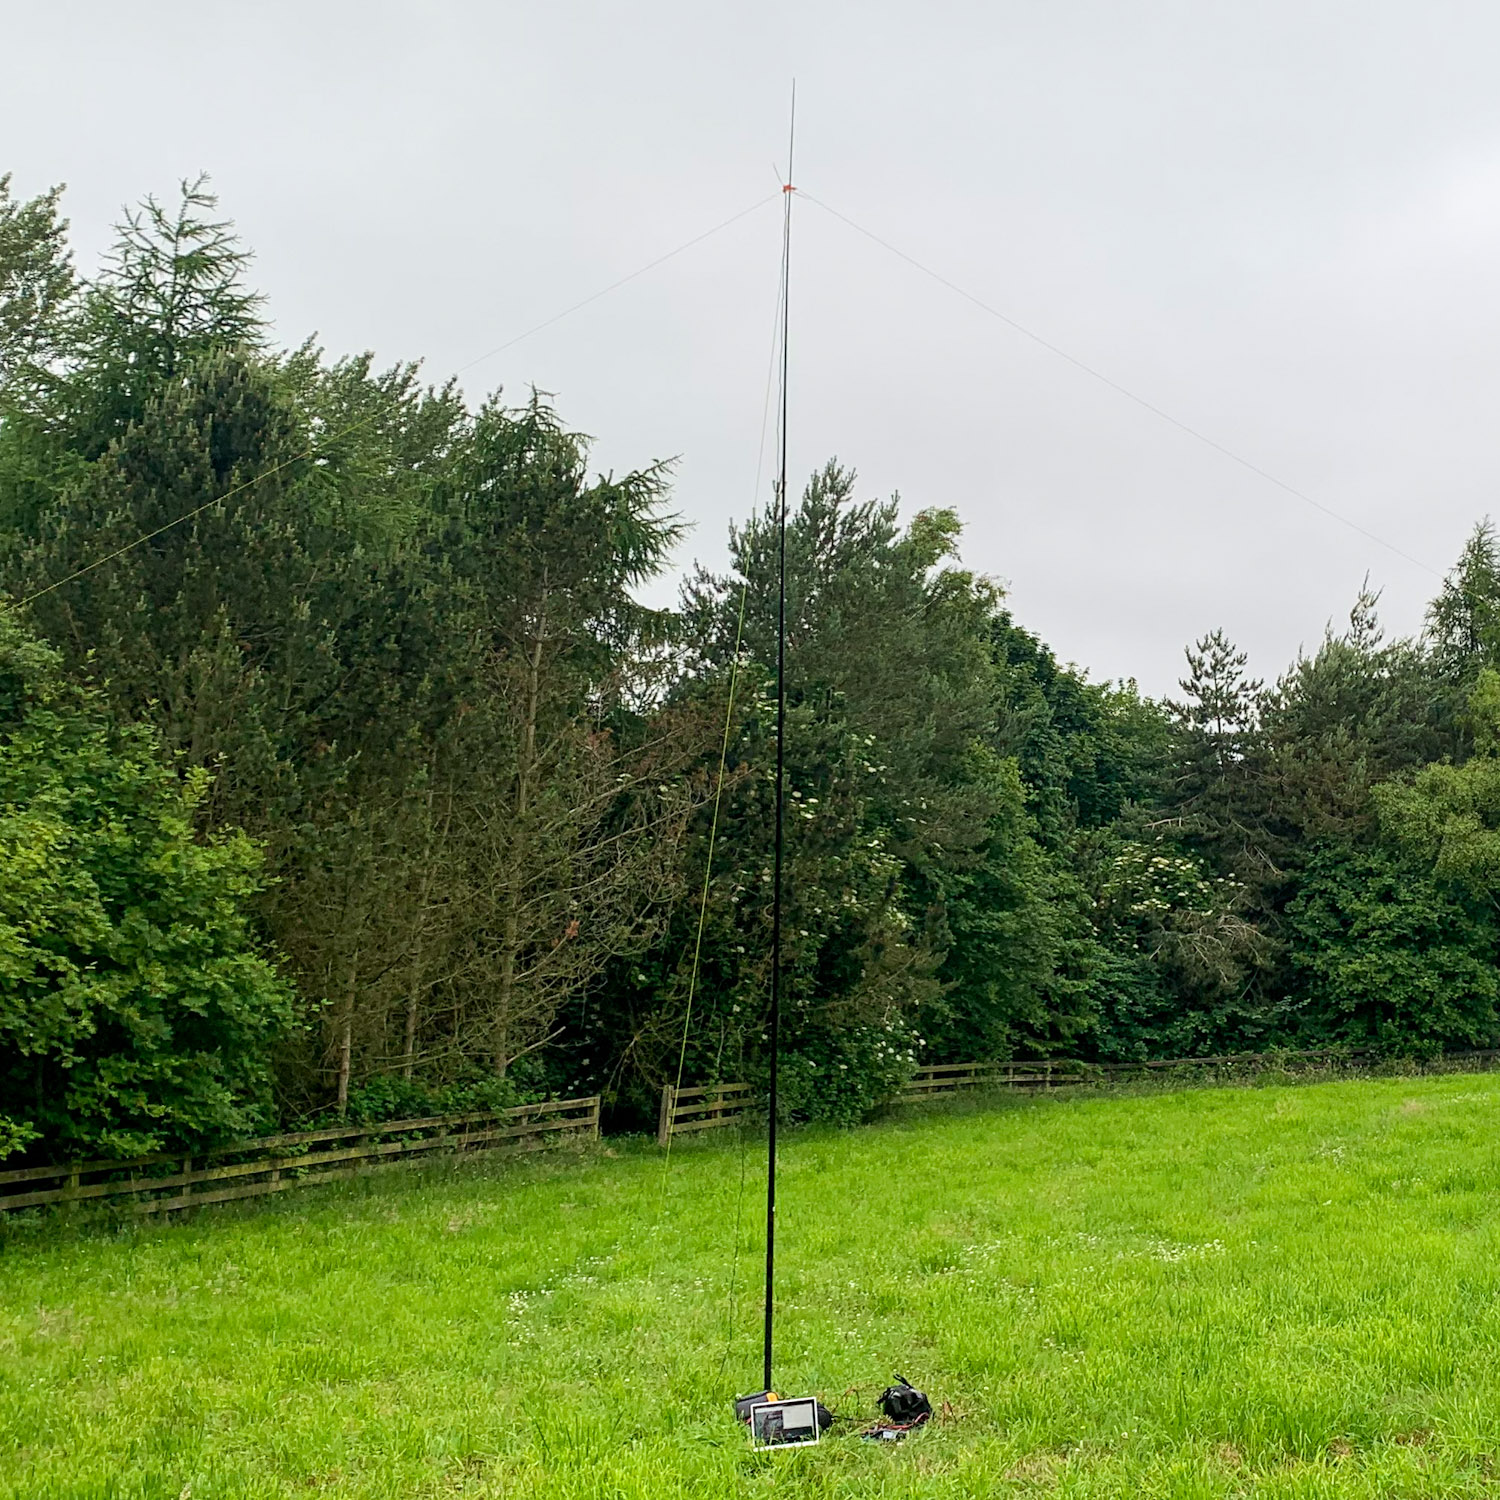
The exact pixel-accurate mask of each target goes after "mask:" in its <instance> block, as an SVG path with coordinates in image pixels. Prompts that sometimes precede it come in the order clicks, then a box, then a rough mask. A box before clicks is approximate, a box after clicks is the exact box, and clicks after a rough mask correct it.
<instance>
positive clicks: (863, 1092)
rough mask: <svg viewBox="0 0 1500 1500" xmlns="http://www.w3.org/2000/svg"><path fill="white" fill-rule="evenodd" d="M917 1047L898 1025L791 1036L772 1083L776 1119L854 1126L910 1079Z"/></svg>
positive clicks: (917, 1042) (918, 1042) (913, 1037)
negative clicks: (777, 1107)
mask: <svg viewBox="0 0 1500 1500" xmlns="http://www.w3.org/2000/svg"><path fill="white" fill-rule="evenodd" d="M921 1044H922V1039H921V1037H919V1036H916V1035H915V1034H914V1033H912V1032H911V1031H909V1030H908V1029H907V1028H906V1026H905V1025H903V1024H902V1023H901V1022H900V1021H887V1022H884V1023H880V1022H877V1023H874V1024H871V1025H864V1026H850V1027H846V1028H841V1029H838V1030H833V1029H829V1030H826V1031H823V1030H819V1031H816V1032H813V1033H811V1034H804V1035H802V1036H800V1037H796V1038H794V1039H793V1040H792V1042H791V1043H790V1045H789V1047H788V1049H787V1050H786V1051H785V1052H784V1053H783V1055H782V1058H781V1066H780V1069H779V1074H778V1079H777V1093H778V1095H779V1098H780V1105H781V1114H782V1116H783V1117H784V1118H787V1119H796V1120H827V1121H829V1122H830V1123H832V1124H835V1125H857V1124H858V1123H859V1122H860V1121H861V1120H863V1119H865V1118H867V1117H868V1116H869V1114H870V1112H871V1111H872V1110H873V1109H874V1108H875V1107H876V1105H878V1104H880V1103H881V1102H882V1101H883V1100H886V1099H889V1098H890V1097H891V1095H892V1094H894V1093H896V1092H897V1091H898V1090H899V1089H900V1088H901V1086H902V1084H904V1083H905V1082H906V1081H907V1079H908V1078H910V1077H911V1075H912V1072H913V1070H914V1069H915V1068H916V1065H917V1052H918V1049H919V1048H920V1046H921Z"/></svg>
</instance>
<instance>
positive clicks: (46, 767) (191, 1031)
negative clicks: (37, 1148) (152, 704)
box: [0, 614, 291, 1157]
mask: <svg viewBox="0 0 1500 1500" xmlns="http://www.w3.org/2000/svg"><path fill="white" fill-rule="evenodd" d="M207 788H208V778H207V776H206V775H205V774H203V773H202V772H196V773H189V774H188V775H186V776H180V775H178V774H176V773H174V772H173V771H172V770H171V769H170V768H169V767H167V766H166V765H164V764H163V761H162V758H161V755H160V750H159V746H158V744H157V743H156V742H155V740H154V739H153V737H152V736H151V735H150V734H149V733H148V732H147V731H145V730H144V729H140V728H134V729H125V730H121V729H117V728H114V727H112V726H111V725H110V724H109V723H108V721H107V720H106V718H105V716H104V714H103V712H102V710H101V709H100V707H99V704H98V701H97V700H96V699H95V698H94V697H92V696H91V695H90V694H89V693H88V692H86V691H84V690H82V689H78V688H74V687H70V686H68V685H66V684H65V683H64V682H63V680H62V677H61V673H60V670H59V665H58V659H57V656H56V654H55V653H54V652H53V651H52V650H51V649H50V648H49V647H46V646H43V645H41V644H40V643H38V642H37V641H35V640H34V639H32V638H30V637H29V636H27V635H26V634H25V633H24V632H23V631H22V630H21V629H20V627H19V626H18V625H17V624H16V623H15V621H14V619H13V617H11V616H8V615H5V614H0V869H3V870H4V871H5V880H4V883H3V885H0V1155H3V1154H5V1152H6V1151H7V1150H10V1151H13V1150H15V1149H16V1148H17V1146H19V1145H21V1144H22V1143H23V1142H24V1141H26V1140H28V1139H30V1140H39V1141H41V1142H42V1143H44V1146H43V1148H44V1149H45V1150H47V1151H49V1152H52V1153H56V1154H60V1155H75V1154H79V1153H86V1154H89V1155H103V1156H122V1157H125V1156H136V1155H140V1154H143V1153H145V1152H150V1151H155V1150H159V1149H162V1148H167V1147H172V1148H177V1147H186V1148H190V1149H191V1148H196V1147H199V1146H202V1145H206V1144H209V1143H212V1142H215V1141H220V1140H223V1139H226V1138H233V1137H238V1136H245V1135H250V1134H253V1133H254V1132H255V1131H256V1130H257V1129H263V1128H265V1127H266V1126H267V1125H268V1124H269V1123H270V1122H271V1075H270V1066H269V1057H270V1049H271V1046H272V1044H273V1043H274V1042H275V1041H276V1039H277V1038H278V1037H279V1036H280V1035H281V1034H282V1033H283V1032H284V1030H285V1028H286V1027H287V1026H288V1025H289V1023H290V1017H291V1000H290V994H289V992H288V989H287V987H286V986H285V985H284V984H283V983H282V981H281V979H280V978H279V977H278V975H277V973H276V970H275V969H274V968H273V966H272V965H271V964H270V963H269V962H268V961H267V960H266V959H265V958H264V957H262V956H261V955H260V954H258V953H257V952H256V949H255V943H254V939H253V936H252V933H251V930H250V924H249V919H248V916H247V911H248V903H249V901H250V900H251V898H252V897H253V896H254V895H255V894H256V893H257V892H258V891H259V890H260V889H261V886H262V875H261V857H260V853H259V851H258V850H257V849H256V848H255V846H254V845H252V844H251V843H250V841H249V840H248V839H247V838H246V837H245V836H244V835H243V834H242V833H240V832H238V831H235V830H231V831H224V832H220V833H218V834H215V835H214V836H212V837H211V838H207V839H199V838H197V837H195V835H194V828H193V824H194V815H195V812H196V810H197V808H198V806H199V804H200V802H201V801H202V799H203V797H204V795H205V793H206V791H207Z"/></svg>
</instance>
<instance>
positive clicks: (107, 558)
mask: <svg viewBox="0 0 1500 1500" xmlns="http://www.w3.org/2000/svg"><path fill="white" fill-rule="evenodd" d="M777 196H778V195H777V194H774V193H773V194H768V195H767V196H766V197H764V198H760V199H757V200H756V201H755V202H754V203H752V204H751V205H750V206H749V207H748V208H742V209H741V210H740V211H739V212H738V213H736V214H731V215H730V216H729V217H728V218H727V219H724V220H722V221H721V222H719V223H718V224H715V225H714V226H713V228H712V229H705V230H704V231H703V232H702V233H701V234H696V235H694V236H693V238H692V239H690V240H684V241H683V242H682V244H680V245H678V246H676V247H675V248H674V249H671V250H668V251H667V252H666V253H665V254H664V255H658V256H657V257H656V259H655V260H650V261H647V262H646V264H645V265H643V266H638V267H637V268H636V269H635V270H634V271H631V272H630V273H629V274H628V275H625V276H621V277H620V278H619V280H617V281H612V282H610V284H609V285H608V286H605V287H601V288H600V289H599V290H598V291H597V292H591V293H590V294H589V295H588V296H587V297H583V298H581V299H580V300H579V301H577V302H574V303H573V304H572V305H571V306H569V307H565V308H563V310H562V311H561V312H557V313H553V314H552V316H551V317H549V318H544V319H543V320H542V321H541V322H540V323H536V324H533V325H532V326H531V327H530V328H528V329H527V330H526V331H525V332H524V333H518V334H517V335H516V336H515V337H514V338H512V339H507V340H506V341H505V343H503V344H497V345H496V346H495V347H494V348H493V349H489V350H486V351H485V353H483V354H480V355H476V356H475V358H473V359H471V360H470V361H469V362H468V363H467V364H463V365H460V366H459V367H458V368H457V369H456V370H455V371H453V373H454V374H455V375H462V374H463V373H464V372H465V371H467V370H472V369H473V368H474V367H475V366H476V365H479V364H483V363H484V361H485V360H487V359H494V357H495V356H496V355H497V354H504V353H505V351H506V350H507V349H513V348H515V346H516V345H517V344H520V343H523V342H524V341H525V340H526V339H529V338H532V337H533V336H534V335H536V334H538V333H541V332H542V331H543V330H545V329H548V328H551V327H552V326H553V324H555V323H560V322H562V321H563V319H564V318H570V317H572V316H573V314H574V313H576V312H580V311H582V310H583V309H584V308H585V307H588V306H590V304H592V303H595V302H597V301H599V300H600V298H601V297H607V296H609V294H610V293H611V292H615V291H618V290H619V289H620V288H621V287H622V286H627V285H629V283H630V282H632V281H635V280H637V279H638V278H640V277H642V276H644V275H646V273H647V272H648V271H654V270H655V269H656V268H657V267H658V266H660V265H665V264H666V262H667V261H669V260H673V259H675V258H676V257H677V256H679V255H681V254H683V253H684V252H685V251H687V250H691V249H692V248H693V247H694V246H695V245H701V244H702V243H703V241H704V240H707V239H712V238H713V236H714V235H716V234H718V233H720V232H721V231H722V230H725V229H728V228H729V227H730V225H732V224H737V223H739V221H740V220H741V219H744V218H747V217H748V216H749V215H750V214H753V213H754V212H755V211H756V210H757V209H761V208H764V207H765V206H766V205H767V204H768V203H774V202H775V201H776V198H777ZM377 415H378V413H376V412H370V413H368V414H366V415H365V416H363V417H360V418H359V419H358V420H357V421H354V422H351V423H349V425H348V426H347V427H340V428H338V429H336V430H335V431H334V432H331V433H329V434H328V435H327V436H326V437H324V438H323V439H322V441H321V442H320V443H318V444H315V445H313V446H312V447H310V448H308V449H306V450H305V451H304V452H301V453H294V454H293V455H292V456H291V457H290V458H284V459H282V461H281V462H280V463H279V464H273V465H272V466H271V467H270V468H269V469H264V470H262V471H261V472H260V473H259V474H254V475H252V476H251V477H250V478H249V479H243V480H241V481H240V483H239V484H236V485H231V486H230V488H229V489H227V490H225V491H224V493H223V494H222V495H216V496H215V497H214V498H213V499H212V500H205V501H204V502H203V504H202V505H196V506H194V507H193V509H192V510H189V511H184V512H183V514H182V515H180V516H177V517H174V518H173V519H172V520H170V521H166V522H164V523H163V524H162V525H160V526H158V527H157V528H156V529H155V530H154V531H148V532H145V533H144V534H143V535H141V536H138V537H136V538H135V540H134V541H131V542H126V543H125V545H124V546H123V547H116V548H115V550H114V551H113V552H107V553H105V555H104V556H103V557H97V558H95V559H94V561H93V562H91V563H85V564H84V566H83V567H81V568H78V569H75V570H74V571H73V572H72V573H69V574H67V575H66V577H63V578H57V579H54V580H53V581H52V582H51V583H49V584H47V585H46V586H45V587H44V588H39V589H37V590H36V591H35V592H33V593H30V594H27V595H26V596H25V597H24V598H21V599H18V600H16V601H15V603H14V604H12V605H9V606H8V607H10V608H13V609H25V608H26V606H27V605H28V604H34V603H35V602H36V601H37V600H38V599H40V598H42V597H43V596H44V595H46V594H50V593H51V592H52V591H53V590H54V589H60V588H62V587H64V585H66V584H69V583H73V582H75V581H76V580H78V579H80V578H82V577H84V575H85V574H88V573H92V572H93V571H94V570H95V569H96V568H102V567H104V566H105V564H106V563H112V562H114V561H115V559H116V558H119V557H124V556H125V554H126V553H127V552H133V551H135V549H136V548H137V547H143V546H145V544H146V543H147V542H150V541H154V540H155V539H156V538H157V537H159V536H161V535H162V534H163V533H164V532H168V531H171V530H172V529H173V528H174V527H177V526H181V525H182V524H183V523H184V522H186V521H191V520H192V519H193V518H194V517H195V516H201V515H202V514H203V513H204V511H206V510H212V509H213V508H214V506H216V505H222V504H223V503H224V502H225V501H226V500H232V499H233V498H234V497H235V496H236V495H240V494H243V493H244V492H245V491H246V490H248V489H250V488H252V487H253V486H255V485H257V484H259V483H260V482H261V480H263V479H270V478H272V477H273V476H274V475H276V474H280V473H281V472H282V471H283V470H286V469H289V468H291V467H292V465H293V464H300V463H305V462H306V461H307V460H308V459H310V458H316V457H317V455H318V453H319V451H320V449H325V448H327V447H328V446H329V445H330V444H332V443H336V442H338V441H339V439H340V438H346V437H348V436H349V435H350V433H353V432H358V431H359V430H360V428H362V427H367V426H368V425H369V424H370V423H371V422H373V421H374V420H375V418H376V416H377ZM3 603H4V601H0V604H3Z"/></svg>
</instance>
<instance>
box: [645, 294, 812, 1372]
mask: <svg viewBox="0 0 1500 1500" xmlns="http://www.w3.org/2000/svg"><path fill="white" fill-rule="evenodd" d="M778 274H779V275H784V274H785V270H784V268H783V269H782V271H781V272H780V273H778ZM781 314H782V283H781V281H780V280H779V279H778V282H777V287H776V311H775V317H774V319H773V321H772V327H771V357H770V362H769V364H768V366H767V369H766V388H765V395H764V396H763V397H762V399H761V411H760V441H759V443H758V445H757V447H756V451H755V490H754V494H755V495H757V496H758V495H759V494H760V483H761V479H762V477H763V475H764V473H765V460H766V429H767V427H768V426H769V423H770V412H771V391H772V387H773V384H774V382H775V375H776V348H777V341H778V338H779V336H780V333H781ZM749 591H750V580H749V578H748V577H747V578H746V579H745V580H744V582H743V583H742V584H741V586H740V602H739V610H738V614H737V619H736V621H735V629H734V653H733V655H732V656H731V657H730V668H729V697H728V701H727V702H726V704H725V707H724V735H723V739H722V741H721V742H720V746H719V774H718V778H717V780H716V781H715V782H714V800H713V814H712V817H711V819H710V822H709V831H708V850H707V853H706V855H705V857H704V865H703V890H702V894H701V896H700V898H699V905H698V923H697V928H696V931H695V933H694V936H693V959H692V965H691V968H690V969H689V973H688V994H687V1006H686V1010H685V1013H684V1015H683V1019H682V1042H681V1045H680V1046H679V1049H678V1053H677V1082H676V1086H675V1087H676V1089H681V1087H682V1074H683V1069H684V1068H685V1066H686V1064H687V1046H688V1038H689V1034H690V1029H691V1027H692V1021H693V1000H694V997H695V996H696V994H697V990H698V975H699V971H700V967H701V958H702V953H703V932H704V928H705V925H706V923H707V920H708V896H709V889H710V885H711V882H712V879H713V861H714V847H715V845H716V843H717V841H718V836H719V809H720V805H721V802H722V799H723V794H724V772H725V767H726V765H727V764H728V761H729V735H730V730H731V728H732V727H733V723H734V705H735V702H736V699H737V696H738V691H739V676H740V651H741V649H742V645H743V642H744V636H745V601H746V599H747V597H748V595H749ZM740 1134H741V1154H742V1156H743V1134H744V1127H743V1126H741V1127H740ZM672 1139H673V1132H672V1131H671V1129H670V1128H668V1131H667V1145H666V1150H665V1153H664V1154H663V1157H662V1167H661V1189H660V1192H659V1194H658V1198H657V1207H656V1219H655V1222H654V1223H653V1225H652V1251H651V1269H650V1272H649V1273H648V1275H647V1277H646V1284H647V1286H648V1287H649V1286H652V1285H654V1283H655V1281H656V1266H657V1257H658V1248H657V1239H658V1236H659V1234H660V1230H661V1224H662V1221H663V1219H664V1218H665V1217H666V1211H667V1194H668V1188H669V1186H670V1182H671V1169H672ZM744 1190H745V1174H744V1169H743V1161H742V1163H741V1171H740V1206H739V1208H737V1209H736V1215H735V1237H734V1261H733V1269H732V1270H731V1273H730V1298H731V1304H732V1300H733V1296H734V1281H735V1277H736V1276H737V1274H738V1270H739V1249H740V1246H739V1225H740V1220H739V1213H740V1209H742V1208H743V1205H744ZM726 1357H727V1356H726ZM721 1374H722V1370H721Z"/></svg>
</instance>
